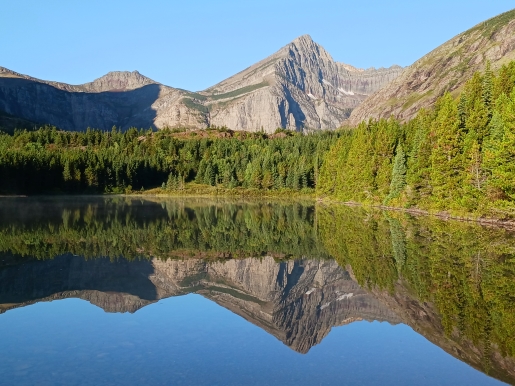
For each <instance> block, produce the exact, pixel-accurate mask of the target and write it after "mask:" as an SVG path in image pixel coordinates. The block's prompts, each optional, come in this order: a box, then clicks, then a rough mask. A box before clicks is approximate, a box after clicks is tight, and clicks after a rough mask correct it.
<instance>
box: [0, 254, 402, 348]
mask: <svg viewBox="0 0 515 386" xmlns="http://www.w3.org/2000/svg"><path fill="white" fill-rule="evenodd" d="M0 280H1V283H2V285H1V286H0V313H2V312H6V311H8V310H10V309H13V308H18V307H22V306H27V305H30V304H33V303H36V302H40V301H50V300H56V299H65V298H81V299H84V300H87V301H89V302H91V303H92V304H95V305H97V306H99V307H101V308H103V309H104V310H105V311H106V312H135V311H137V310H138V309H140V308H142V307H144V306H146V305H149V304H151V303H154V302H156V301H158V300H159V299H162V298H167V297H170V296H178V295H184V294H187V293H198V294H200V295H202V296H204V297H206V298H208V299H211V300H213V301H215V302H216V303H218V304H220V305H221V306H223V307H225V308H227V309H229V310H231V311H232V312H234V313H236V314H238V315H240V316H242V317H243V318H245V319H247V320H248V321H250V322H251V323H253V324H255V325H257V326H259V327H261V328H263V329H265V330H266V331H267V332H269V333H271V334H273V335H274V336H275V337H277V338H278V339H279V340H281V341H282V342H283V343H285V344H286V345H288V346H289V347H291V348H292V349H294V350H296V351H298V352H301V353H307V352H308V351H309V349H310V348H311V347H312V346H314V345H316V344H318V343H320V342H321V341H322V339H323V338H324V337H325V336H327V334H328V333H329V332H330V330H331V328H332V327H333V326H338V325H342V324H347V323H350V322H352V321H356V320H370V321H372V320H380V321H389V322H390V323H398V322H399V319H398V317H397V316H396V315H395V314H394V313H393V312H391V311H389V310H388V308H386V307H384V306H383V305H382V304H381V303H380V302H379V301H378V300H376V299H375V298H374V297H373V296H371V295H370V294H368V293H367V292H366V291H364V290H363V289H361V288H360V287H359V286H358V284H357V283H356V282H355V281H353V280H352V279H351V278H350V277H349V275H348V273H347V272H346V271H345V270H343V269H342V268H341V267H340V266H339V265H338V264H337V263H336V262H334V261H327V260H322V261H313V260H297V261H289V262H281V263H277V262H276V261H275V260H274V259H273V258H272V257H265V258H262V259H255V258H248V259H242V260H226V261H218V262H217V261H211V262H209V261H205V260H197V259H189V260H167V261H163V260H159V259H154V260H152V261H136V262H127V261H124V260H119V261H118V262H116V263H112V262H110V261H109V259H94V260H85V259H83V258H81V257H78V256H72V255H66V256H59V257H56V258H55V259H53V260H49V261H30V262H23V263H21V264H12V265H11V264H9V265H8V266H6V267H5V266H4V267H2V268H0Z"/></svg>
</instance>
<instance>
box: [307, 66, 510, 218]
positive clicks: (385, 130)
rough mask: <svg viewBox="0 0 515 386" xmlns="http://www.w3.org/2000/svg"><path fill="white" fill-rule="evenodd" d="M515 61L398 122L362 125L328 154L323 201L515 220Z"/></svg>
mask: <svg viewBox="0 0 515 386" xmlns="http://www.w3.org/2000/svg"><path fill="white" fill-rule="evenodd" d="M514 86H515V63H514V62H511V63H509V64H508V65H504V66H503V67H502V68H501V69H500V70H499V71H498V72H497V73H494V72H493V71H492V70H491V69H490V66H489V65H487V68H486V70H485V72H484V73H476V74H474V76H473V77H472V79H470V80H469V81H468V82H467V83H466V85H465V86H464V87H463V89H462V90H459V92H458V93H457V94H456V93H455V94H456V95H455V94H450V93H447V94H445V95H444V96H442V97H441V98H439V99H438V101H437V103H436V105H435V108H434V109H433V110H432V111H426V110H423V111H420V112H419V113H418V115H417V116H416V118H414V119H413V120H411V121H409V122H407V123H404V124H401V123H400V122H398V121H397V120H395V119H388V120H385V119H382V120H379V121H375V120H370V121H369V122H363V123H361V124H360V125H359V126H358V127H357V128H355V129H354V130H352V131H351V132H350V135H349V136H342V137H341V138H339V139H338V140H337V141H336V143H335V144H334V146H333V147H332V148H331V150H330V151H329V152H328V153H327V154H326V155H325V159H324V164H323V166H322V168H321V169H320V174H319V180H318V184H317V194H318V195H319V196H329V197H333V198H336V199H338V200H341V201H355V202H360V203H368V204H373V205H386V206H396V207H404V208H420V209H426V210H431V211H449V212H451V213H473V214H477V215H488V216H491V217H496V218H512V217H513V216H514V215H515V206H514V200H515V88H514Z"/></svg>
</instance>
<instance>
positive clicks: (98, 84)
mask: <svg viewBox="0 0 515 386" xmlns="http://www.w3.org/2000/svg"><path fill="white" fill-rule="evenodd" d="M401 72H402V68H401V67H399V66H392V67H390V68H387V69H384V68H380V69H375V68H370V69H366V70H364V69H357V68H355V67H353V66H351V65H348V64H345V63H339V62H335V61H334V60H333V58H332V57H331V55H330V54H329V53H328V52H327V51H326V50H325V49H324V48H323V47H322V46H321V45H319V44H318V43H316V42H314V41H313V40H312V39H311V37H310V36H309V35H302V36H300V37H298V38H297V39H295V40H293V41H292V42H291V43H289V44H287V45H286V46H284V47H282V48H281V49H279V50H278V51H276V52H275V53H274V54H272V55H270V56H269V57H267V58H265V59H263V60H261V61H259V62H257V63H256V64H254V65H252V66H250V67H248V68H247V69H245V70H243V71H240V72H239V73H237V74H235V75H233V76H232V77H229V78H227V79H225V80H222V81H221V82H218V83H217V84H215V85H213V86H211V87H209V88H207V89H205V90H203V91H198V92H191V91H188V90H182V89H178V88H174V87H170V86H166V85H163V84H161V83H159V82H156V81H154V80H152V79H150V78H148V77H145V76H144V75H142V74H140V73H139V72H137V71H132V72H129V71H113V72H109V73H108V74H106V75H104V76H102V77H100V78H97V79H95V80H94V81H92V82H88V83H84V84H82V85H69V84H66V83H61V82H54V81H45V80H41V79H37V78H33V77H31V76H28V75H23V74H20V73H17V72H15V71H12V70H8V69H6V68H3V67H0V111H3V112H5V113H7V114H9V115H12V116H14V117H17V118H22V119H24V120H27V121H31V122H37V123H40V124H52V125H55V126H58V127H59V128H61V129H65V130H72V131H79V130H85V129H86V128H87V127H94V128H100V129H104V130H107V129H110V128H111V127H112V126H113V125H116V126H118V127H121V128H122V129H127V128H128V127H129V126H135V127H145V128H146V127H152V128H154V129H161V128H165V127H170V128H174V127H185V128H195V129H202V128H207V127H209V126H227V127H229V128H230V129H234V130H245V131H258V130H264V131H266V132H273V131H275V130H276V129H277V128H279V127H281V128H285V129H291V130H297V131H303V130H310V129H313V130H320V129H335V128H337V127H339V126H340V124H341V122H342V121H343V120H344V119H345V118H347V117H348V115H349V113H350V111H351V110H352V109H353V108H355V107H356V106H357V105H359V104H360V103H361V102H362V101H363V100H364V99H365V98H366V97H367V96H368V95H369V94H371V93H372V92H374V91H376V90H377V89H379V88H380V87H382V86H383V85H385V84H386V83H388V82H390V81H391V80H393V79H394V78H395V77H397V76H398V75H399V74H400V73H401ZM144 89H146V91H144ZM142 94H143V95H142Z"/></svg>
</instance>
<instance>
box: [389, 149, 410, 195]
mask: <svg viewBox="0 0 515 386" xmlns="http://www.w3.org/2000/svg"><path fill="white" fill-rule="evenodd" d="M406 172H407V168H406V154H405V153H404V150H403V148H402V145H401V144H399V146H397V152H396V154H395V159H394V161H393V170H392V182H391V183H390V192H389V194H388V196H387V197H386V199H385V201H384V203H385V204H388V202H389V201H390V200H392V199H394V198H397V197H399V195H400V193H401V192H402V190H403V189H404V187H405V186H406Z"/></svg>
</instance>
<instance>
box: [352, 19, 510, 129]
mask: <svg viewBox="0 0 515 386" xmlns="http://www.w3.org/2000/svg"><path fill="white" fill-rule="evenodd" d="M514 59H515V10H512V11H509V12H506V13H503V14H501V15H499V16H497V17H494V18H492V19H489V20H487V21H485V22H483V23H480V24H478V25H477V26H475V27H473V28H472V29H470V30H468V31H466V32H463V33H461V34H459V35H458V36H456V37H454V38H453V39H451V40H449V41H448V42H446V43H444V44H443V45H441V46H440V47H438V48H436V49H435V50H434V51H432V52H430V53H429V54H427V55H426V56H424V57H423V58H422V59H420V60H418V61H417V62H415V63H414V64H413V65H411V66H410V67H408V68H406V70H405V71H404V72H403V73H402V74H401V75H400V76H399V77H398V78H396V79H395V80H394V81H393V82H391V83H390V84H388V85H387V86H385V87H384V88H382V89H381V90H379V91H377V92H376V93H374V94H373V95H372V96H370V97H369V98H367V99H366V100H365V101H364V102H363V103H362V104H360V105H359V106H358V107H357V108H356V109H355V110H354V111H352V114H351V115H350V118H349V119H348V121H347V122H346V123H348V124H349V125H357V124H359V123H360V122H361V121H363V120H368V119H369V118H388V117H390V116H392V115H393V116H394V117H397V118H399V119H401V120H403V121H406V120H409V119H410V118H413V117H414V116H415V115H416V114H417V112H418V110H420V109H421V108H429V107H431V106H433V104H434V103H435V102H436V100H437V99H438V98H439V97H440V96H442V95H443V94H444V93H445V92H447V91H449V92H451V93H457V92H459V91H460V89H461V88H462V87H463V85H464V84H465V82H466V81H467V80H468V79H470V78H471V77H472V75H473V74H474V72H476V71H482V70H484V68H485V66H486V63H487V62H488V61H490V63H491V65H492V68H493V69H496V68H499V67H500V66H502V65H503V64H505V63H507V62H509V61H511V60H514Z"/></svg>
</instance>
